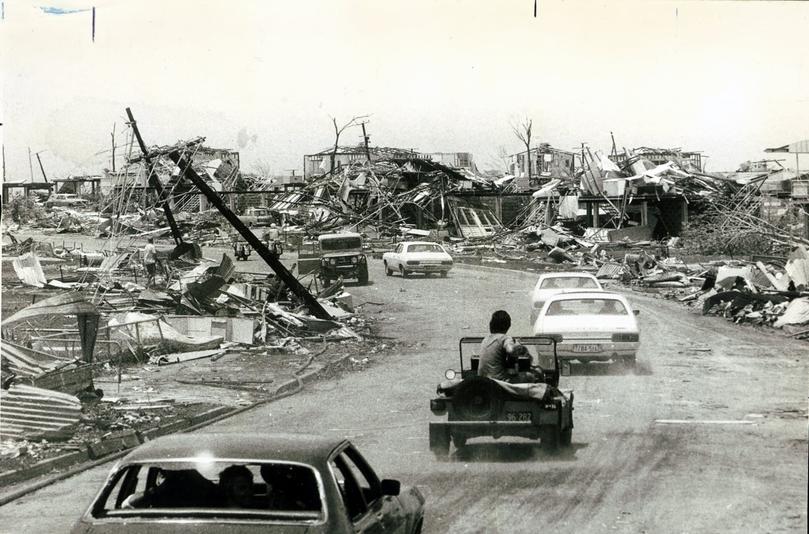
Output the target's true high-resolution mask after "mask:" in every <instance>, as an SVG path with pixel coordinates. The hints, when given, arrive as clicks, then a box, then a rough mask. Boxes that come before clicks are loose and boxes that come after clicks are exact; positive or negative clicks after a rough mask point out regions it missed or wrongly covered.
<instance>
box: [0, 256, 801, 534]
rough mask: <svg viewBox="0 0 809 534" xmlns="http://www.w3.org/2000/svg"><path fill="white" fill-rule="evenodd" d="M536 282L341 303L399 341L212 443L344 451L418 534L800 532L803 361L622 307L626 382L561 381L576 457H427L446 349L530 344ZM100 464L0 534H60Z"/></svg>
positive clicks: (11, 510) (481, 449)
mask: <svg viewBox="0 0 809 534" xmlns="http://www.w3.org/2000/svg"><path fill="white" fill-rule="evenodd" d="M534 279H535V275H531V274H528V273H516V272H511V271H482V270H473V269H469V268H463V267H458V268H456V269H455V270H454V271H453V272H451V273H450V277H449V278H447V279H441V278H437V277H431V278H427V279H425V278H423V277H411V278H408V279H404V280H403V279H401V278H399V277H398V276H394V277H390V278H388V277H385V276H384V274H383V271H382V266H381V263H380V262H377V261H375V262H373V264H372V271H371V280H372V284H371V285H369V286H367V287H352V288H350V291H351V292H352V293H353V294H354V299H355V303H362V302H368V301H370V302H373V303H383V305H377V304H366V306H365V309H366V312H368V313H373V314H378V316H379V317H380V318H381V319H382V320H381V321H380V324H381V325H383V330H382V334H384V335H390V336H396V337H398V338H399V339H401V340H402V342H403V345H402V350H401V351H400V353H398V354H396V355H391V356H386V357H385V358H384V359H382V360H375V361H374V363H373V365H371V366H370V367H368V368H367V369H365V370H364V371H362V372H357V373H350V374H345V375H343V376H341V377H339V378H337V379H335V380H331V381H323V382H319V383H317V384H314V385H312V386H309V387H308V388H307V389H306V390H305V391H303V392H302V393H300V394H298V395H296V396H293V397H290V398H287V399H283V400H280V401H277V402H275V403H271V404H269V405H266V406H263V407H261V408H258V409H255V410H253V411H249V412H246V413H244V414H241V415H239V416H237V417H233V418H231V419H229V420H226V421H223V422H220V423H218V424H216V425H214V426H212V427H209V429H210V430H217V431H244V430H254V431H268V432H273V431H284V432H290V431H294V432H315V433H322V434H330V435H338V436H346V437H349V438H351V439H352V440H353V441H354V442H355V443H356V444H357V445H358V447H360V448H361V450H362V451H364V452H365V454H366V456H367V457H368V458H369V460H370V462H371V463H372V465H374V466H376V467H377V469H378V471H379V472H380V473H381V474H382V475H383V476H385V477H392V478H398V479H401V480H402V481H404V482H406V483H408V484H410V483H414V484H417V485H419V486H420V487H421V488H422V490H423V492H424V493H425V495H426V496H427V499H428V500H427V508H426V518H425V532H435V533H443V532H503V533H513V532H532V533H533V532H542V531H555V532H577V533H582V532H593V533H604V532H626V533H642V532H649V533H651V532H662V533H678V532H679V533H689V532H700V533H704V532H806V530H807V472H808V471H809V467H808V466H807V436H806V432H807V411H806V410H807V376H809V373H807V362H808V361H809V346H807V344H806V343H805V342H799V341H794V340H790V339H788V338H785V337H783V336H781V335H780V334H777V333H772V332H767V331H762V330H758V329H754V328H751V327H743V326H738V325H734V324H732V323H730V322H728V321H726V320H724V319H721V318H717V317H703V316H700V315H698V314H695V313H693V312H691V311H690V310H688V309H686V308H684V307H682V305H680V304H677V303H673V302H669V301H665V300H661V299H653V298H650V297H647V296H643V295H638V294H635V293H628V295H629V298H630V300H631V301H632V302H633V304H634V305H635V306H636V307H637V308H638V309H640V311H641V315H640V323H641V329H642V333H641V346H642V349H641V352H640V355H639V361H638V368H637V370H636V371H635V372H634V373H631V372H627V371H625V370H623V369H622V368H619V367H615V366H609V365H595V364H593V365H590V366H587V367H582V366H574V367H573V376H570V377H563V378H562V387H567V388H573V389H574V390H575V394H576V406H575V408H576V409H575V412H574V418H575V429H574V431H573V446H572V447H571V449H570V450H569V451H568V452H565V453H560V454H551V453H548V452H545V451H543V450H542V449H541V448H540V447H539V446H538V445H537V444H535V443H533V442H530V441H528V440H520V439H506V438H504V439H502V440H499V441H495V440H491V439H480V440H471V441H470V442H469V444H468V445H467V447H466V449H465V450H463V451H461V452H460V453H458V452H455V453H453V454H452V455H451V458H450V460H449V461H444V462H439V461H436V460H435V459H434V458H433V456H432V454H431V453H430V452H429V450H428V448H427V425H428V422H429V421H430V420H431V419H432V418H433V416H432V414H431V413H430V411H429V399H430V397H431V396H432V395H433V394H434V392H435V386H436V383H437V382H438V381H439V380H440V379H441V377H442V375H443V372H444V370H445V369H447V368H451V367H455V368H457V340H458V338H459V337H461V336H465V335H480V334H482V333H484V331H485V329H486V326H487V324H488V318H489V315H490V314H491V312H492V311H493V310H495V309H499V308H502V309H505V310H507V311H509V312H510V313H511V315H512V317H513V321H514V327H513V328H512V333H513V334H515V335H528V334H530V331H529V327H528V311H529V308H528V307H529V292H530V289H531V288H532V286H533V282H534ZM109 467H110V466H109V465H106V466H102V467H100V468H96V469H93V470H90V471H87V472H85V473H82V474H80V475H78V476H75V477H73V478H71V479H68V480H65V481H62V482H59V483H57V484H55V485H52V486H50V487H47V488H45V489H43V490H40V491H38V492H36V493H33V494H31V495H28V496H26V497H24V498H22V499H19V500H17V501H15V502H12V503H10V504H8V505H6V506H4V507H2V508H0V529H2V530H3V531H5V532H26V533H34V532H43V533H58V532H67V531H68V530H69V527H70V525H71V524H72V522H73V521H74V520H75V519H76V518H77V517H78V516H79V515H80V514H81V512H82V511H83V510H84V508H85V507H86V505H87V503H88V502H89V500H90V499H91V498H92V496H93V494H94V492H95V491H96V490H97V488H98V486H99V484H100V483H101V481H102V480H103V478H104V476H105V474H106V472H107V470H108V469H109Z"/></svg>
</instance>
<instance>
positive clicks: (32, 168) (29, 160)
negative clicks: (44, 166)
mask: <svg viewBox="0 0 809 534" xmlns="http://www.w3.org/2000/svg"><path fill="white" fill-rule="evenodd" d="M28 171H29V172H30V173H31V183H34V163H33V162H32V161H31V147H30V146H29V147H28Z"/></svg>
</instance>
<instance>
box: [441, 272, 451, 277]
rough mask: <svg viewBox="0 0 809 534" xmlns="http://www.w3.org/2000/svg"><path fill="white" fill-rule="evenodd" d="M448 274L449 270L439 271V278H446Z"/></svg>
mask: <svg viewBox="0 0 809 534" xmlns="http://www.w3.org/2000/svg"><path fill="white" fill-rule="evenodd" d="M448 274H449V271H441V278H446V277H447V275H448Z"/></svg>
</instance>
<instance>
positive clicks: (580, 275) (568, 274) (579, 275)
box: [539, 271, 595, 278]
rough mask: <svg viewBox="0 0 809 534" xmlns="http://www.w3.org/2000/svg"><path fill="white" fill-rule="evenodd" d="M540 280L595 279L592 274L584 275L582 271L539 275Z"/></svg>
mask: <svg viewBox="0 0 809 534" xmlns="http://www.w3.org/2000/svg"><path fill="white" fill-rule="evenodd" d="M539 277H540V278H595V276H594V275H592V274H590V273H583V272H580V271H564V272H557V273H544V274H541V275H539Z"/></svg>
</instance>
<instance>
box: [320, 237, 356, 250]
mask: <svg viewBox="0 0 809 534" xmlns="http://www.w3.org/2000/svg"><path fill="white" fill-rule="evenodd" d="M358 248H362V239H361V238H359V237H332V238H329V239H321V241H320V250H322V251H324V252H332V251H335V250H350V249H358Z"/></svg>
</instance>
